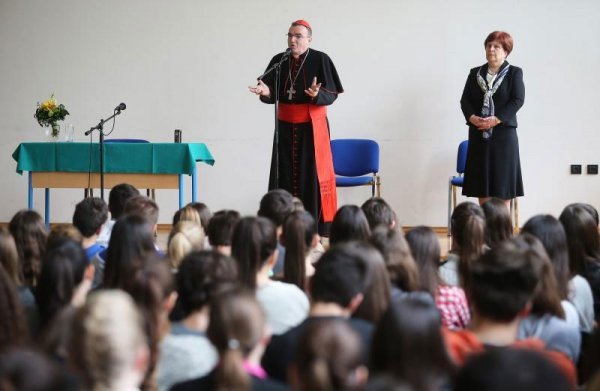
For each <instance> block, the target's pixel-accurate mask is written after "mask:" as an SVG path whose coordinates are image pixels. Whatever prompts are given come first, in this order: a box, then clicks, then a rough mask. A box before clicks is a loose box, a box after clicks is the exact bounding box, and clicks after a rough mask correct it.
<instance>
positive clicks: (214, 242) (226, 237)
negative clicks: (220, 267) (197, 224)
mask: <svg viewBox="0 0 600 391" xmlns="http://www.w3.org/2000/svg"><path fill="white" fill-rule="evenodd" d="M238 221H240V213H239V212H237V211H235V210H228V209H225V210H220V211H218V212H216V213H215V214H214V215H213V216H212V217H211V219H210V221H209V222H208V227H207V230H206V234H207V236H208V243H209V244H210V246H211V247H212V248H213V249H214V250H215V251H218V252H220V253H221V254H223V255H227V256H229V255H231V238H232V237H233V229H234V228H235V225H236V224H237V223H238Z"/></svg>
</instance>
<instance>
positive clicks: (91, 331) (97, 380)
mask: <svg viewBox="0 0 600 391" xmlns="http://www.w3.org/2000/svg"><path fill="white" fill-rule="evenodd" d="M69 342H70V343H69V353H70V354H69V357H70V359H71V362H72V364H73V365H74V366H75V367H77V369H79V371H80V372H81V373H82V374H83V377H84V381H85V383H86V388H87V389H90V390H110V389H114V387H115V386H116V383H117V382H118V381H119V380H120V379H121V378H122V376H123V375H124V374H125V373H126V372H127V371H128V370H129V369H130V368H132V367H134V365H135V364H136V359H137V357H138V353H139V351H140V348H143V347H145V346H146V336H145V333H144V326H143V321H142V317H141V316H140V313H139V312H138V310H137V308H136V305H135V303H134V302H133V300H132V299H131V297H130V296H129V295H128V294H127V293H125V292H123V291H120V290H104V291H99V292H97V293H94V294H92V295H90V296H89V299H88V301H87V303H86V304H85V305H84V306H83V307H82V308H80V309H79V310H78V311H77V313H76V314H75V318H74V320H73V329H72V332H71V337H70V341H69ZM141 379H142V376H140V382H141Z"/></svg>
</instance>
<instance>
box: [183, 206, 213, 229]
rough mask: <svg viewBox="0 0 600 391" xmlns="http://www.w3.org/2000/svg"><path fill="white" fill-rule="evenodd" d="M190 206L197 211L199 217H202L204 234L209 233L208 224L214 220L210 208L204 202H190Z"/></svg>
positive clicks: (201, 222)
mask: <svg viewBox="0 0 600 391" xmlns="http://www.w3.org/2000/svg"><path fill="white" fill-rule="evenodd" d="M188 206H191V207H192V208H194V209H196V212H198V215H199V216H200V224H201V225H202V229H203V230H204V233H205V234H206V232H208V231H207V230H208V222H209V221H210V219H212V216H213V214H212V212H211V211H210V209H208V206H207V205H206V204H204V203H202V202H190V203H189V204H188Z"/></svg>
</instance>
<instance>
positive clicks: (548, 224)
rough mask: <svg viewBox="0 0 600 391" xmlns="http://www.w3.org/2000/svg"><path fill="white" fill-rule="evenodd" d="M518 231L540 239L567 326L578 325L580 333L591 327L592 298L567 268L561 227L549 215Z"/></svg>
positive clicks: (582, 281)
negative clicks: (554, 278)
mask: <svg viewBox="0 0 600 391" xmlns="http://www.w3.org/2000/svg"><path fill="white" fill-rule="evenodd" d="M521 232H523V233H528V234H531V235H533V236H535V237H536V238H538V239H539V240H540V242H541V243H542V245H543V246H544V248H545V250H546V253H547V254H548V257H549V258H550V261H551V262H552V270H553V272H554V275H555V277H556V283H557V285H558V286H557V292H558V295H559V296H560V299H561V304H562V307H563V310H564V312H565V319H566V320H567V322H568V323H570V324H577V325H578V327H579V328H580V329H581V331H583V332H587V333H589V332H591V331H592V329H593V328H594V297H593V296H592V288H590V284H589V283H588V282H587V280H586V279H585V278H583V277H581V276H580V275H578V274H574V271H572V270H571V268H570V266H569V250H568V246H567V236H566V233H565V229H564V228H563V226H562V224H561V223H560V222H559V221H558V220H557V219H556V218H554V217H553V216H551V215H537V216H533V217H532V218H530V219H529V220H527V222H526V223H525V225H524V226H523V228H522V230H521Z"/></svg>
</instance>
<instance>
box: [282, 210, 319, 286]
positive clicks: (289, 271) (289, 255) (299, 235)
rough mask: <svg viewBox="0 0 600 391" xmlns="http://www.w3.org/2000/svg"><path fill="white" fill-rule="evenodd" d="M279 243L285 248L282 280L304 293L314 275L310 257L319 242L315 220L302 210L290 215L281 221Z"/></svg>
mask: <svg viewBox="0 0 600 391" xmlns="http://www.w3.org/2000/svg"><path fill="white" fill-rule="evenodd" d="M280 242H281V244H282V245H283V246H284V247H285V259H284V267H283V279H282V280H283V281H284V282H287V283H290V284H294V285H296V286H297V287H298V288H300V289H302V290H303V291H305V290H306V283H307V281H308V279H309V278H310V277H312V275H313V274H314V273H315V268H314V267H313V260H312V258H311V256H310V254H311V250H313V249H314V248H315V247H316V246H317V243H318V242H319V234H318V233H317V223H316V222H315V219H314V218H313V217H312V215H311V214H310V213H308V212H306V211H304V210H302V211H295V212H292V213H290V214H289V215H287V216H286V217H285V219H284V220H283V225H282V232H281V239H280Z"/></svg>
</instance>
